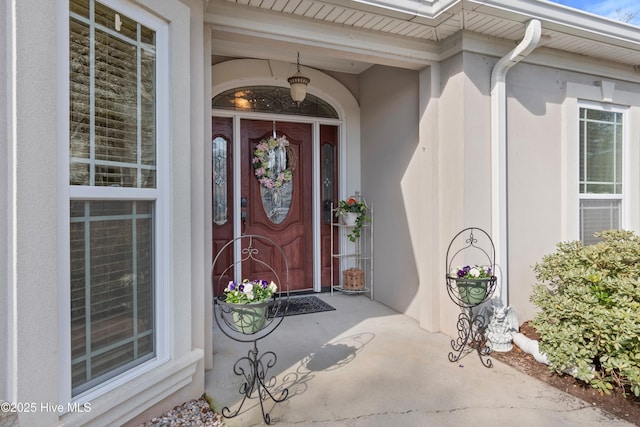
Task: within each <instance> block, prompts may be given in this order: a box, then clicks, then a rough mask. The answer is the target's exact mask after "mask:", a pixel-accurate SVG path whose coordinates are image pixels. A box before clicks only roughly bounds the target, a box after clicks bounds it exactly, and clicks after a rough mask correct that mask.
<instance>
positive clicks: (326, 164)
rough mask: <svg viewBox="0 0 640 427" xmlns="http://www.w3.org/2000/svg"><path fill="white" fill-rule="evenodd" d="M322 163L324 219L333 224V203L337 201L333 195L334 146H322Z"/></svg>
mask: <svg viewBox="0 0 640 427" xmlns="http://www.w3.org/2000/svg"><path fill="white" fill-rule="evenodd" d="M320 161H321V171H320V179H321V182H322V219H323V220H324V221H326V222H331V203H333V200H335V198H334V194H333V188H334V182H333V177H334V172H335V158H334V151H333V145H331V144H323V145H322V151H321V160H320Z"/></svg>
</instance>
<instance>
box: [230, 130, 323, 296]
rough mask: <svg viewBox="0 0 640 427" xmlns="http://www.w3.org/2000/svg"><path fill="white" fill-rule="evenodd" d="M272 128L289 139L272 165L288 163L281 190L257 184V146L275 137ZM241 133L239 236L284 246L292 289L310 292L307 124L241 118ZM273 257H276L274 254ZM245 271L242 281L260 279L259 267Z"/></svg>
mask: <svg viewBox="0 0 640 427" xmlns="http://www.w3.org/2000/svg"><path fill="white" fill-rule="evenodd" d="M274 128H275V133H276V136H277V137H281V136H284V137H286V139H287V141H288V146H287V148H286V154H282V153H284V152H282V153H281V155H280V157H278V154H277V153H276V154H275V156H276V160H274V165H278V164H279V163H278V162H281V163H282V164H285V163H286V169H289V170H290V171H291V179H290V180H288V181H287V182H286V183H285V184H284V185H282V186H281V187H279V188H268V186H269V184H268V182H264V181H263V183H260V182H259V181H258V177H257V176H256V174H255V170H254V167H253V163H254V157H255V150H256V147H257V146H258V144H260V143H261V142H262V141H264V140H266V139H268V138H270V137H272V136H273V133H274ZM240 129H241V169H242V170H241V197H242V199H241V206H242V207H241V212H240V218H241V221H242V228H241V230H242V233H243V234H258V235H262V236H265V237H268V238H270V239H271V240H273V241H274V242H276V243H277V244H278V245H280V246H281V247H282V248H283V250H284V252H285V255H286V257H287V262H288V266H289V286H290V287H289V290H290V291H301V290H310V289H313V227H312V206H313V204H312V195H313V191H312V177H313V174H312V131H311V125H310V124H306V123H285V122H275V123H274V122H273V121H262V120H246V119H243V120H241V122H240ZM272 156H274V154H272ZM276 167H278V166H273V168H276ZM273 168H271V169H273ZM261 250H263V251H271V250H272V248H269V247H265V248H261ZM273 259H274V260H275V259H277V257H276V256H275V255H274V257H273ZM276 268H278V269H283V268H284V266H282V265H276ZM243 269H245V267H244V266H243ZM247 269H248V270H250V271H243V277H245V278H252V279H253V278H262V277H261V271H259V268H258V266H252V267H249V268H247Z"/></svg>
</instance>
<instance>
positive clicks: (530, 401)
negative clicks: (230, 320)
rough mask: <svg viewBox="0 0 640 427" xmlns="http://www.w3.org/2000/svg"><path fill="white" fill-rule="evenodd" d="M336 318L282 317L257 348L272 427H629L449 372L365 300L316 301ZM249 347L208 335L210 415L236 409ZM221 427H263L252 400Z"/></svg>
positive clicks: (430, 346)
mask: <svg viewBox="0 0 640 427" xmlns="http://www.w3.org/2000/svg"><path fill="white" fill-rule="evenodd" d="M319 297H320V298H321V299H323V300H324V301H326V302H328V303H329V304H331V305H332V306H333V307H335V308H336V310H335V311H328V312H322V313H314V314H305V315H298V316H290V317H286V318H285V319H284V321H283V322H282V324H281V325H280V327H279V328H278V329H277V330H276V331H275V332H274V333H273V334H271V335H269V336H268V337H266V338H265V339H264V340H261V341H260V342H259V343H258V348H259V350H260V352H261V353H262V352H265V351H273V352H275V353H276V354H277V357H278V359H277V363H276V365H275V366H274V367H273V368H271V370H270V371H269V372H268V375H269V376H270V375H274V376H275V381H276V386H275V390H277V389H279V388H282V387H283V386H284V387H288V389H289V398H288V399H287V400H285V401H284V402H283V403H279V404H274V403H273V402H272V401H267V402H266V405H265V406H266V410H267V411H268V412H270V416H271V424H273V425H278V426H327V427H329V426H355V427H359V426H362V427H365V426H366V427H377V426H393V427H405V426H416V427H424V426H511V425H514V426H518V427H523V426H581V427H584V426H602V425H606V426H631V425H632V424H629V423H627V422H625V421H622V420H619V419H617V418H615V417H613V416H611V415H608V414H607V413H604V412H602V411H600V410H599V409H598V408H594V407H593V406H592V405H591V404H589V403H587V402H584V401H582V400H580V399H577V398H574V397H572V396H570V395H568V394H565V393H562V392H560V391H558V390H557V389H555V388H553V387H550V386H548V385H546V384H545V383H543V382H541V381H538V380H536V379H534V378H531V377H529V376H527V375H525V374H522V373H520V372H518V371H516V370H515V369H513V368H511V367H509V366H507V365H504V364H502V363H500V362H498V361H497V360H495V359H492V360H493V363H494V366H493V368H490V369H488V368H485V367H483V366H482V365H481V363H480V361H479V359H478V357H477V356H476V354H475V353H471V354H469V355H467V356H466V357H465V358H463V359H462V360H461V361H460V362H458V363H451V362H449V360H448V358H447V355H448V353H449V351H450V350H451V347H450V338H449V337H446V336H444V335H442V334H432V333H428V332H426V331H424V330H423V329H420V327H419V326H418V323H417V322H416V321H414V320H413V319H410V318H409V317H407V316H404V315H402V314H398V313H397V312H395V311H393V310H391V309H389V308H388V307H385V306H383V305H381V304H379V303H377V302H373V301H371V300H369V299H368V298H367V297H366V296H364V295H344V294H339V293H338V294H334V295H333V296H331V295H329V294H320V295H319ZM250 348H251V344H246V343H237V342H235V341H232V340H231V339H229V338H228V337H226V336H225V335H223V334H221V333H220V332H219V331H218V330H215V329H214V369H213V370H211V371H209V372H207V375H206V379H205V386H206V391H207V393H208V394H209V395H210V396H211V397H212V398H213V399H214V402H215V405H216V409H217V410H218V411H220V410H221V409H222V407H224V406H229V407H230V408H231V409H232V410H233V409H235V408H236V407H237V405H238V404H239V402H240V400H241V395H240V394H239V393H238V390H239V388H240V386H241V383H242V380H241V378H240V377H238V376H236V375H234V373H233V365H234V363H235V362H236V360H237V359H238V358H239V357H241V356H246V355H247V353H248V351H249V349H250ZM226 423H227V424H228V425H229V426H231V427H233V426H238V427H240V426H241V427H248V426H254V425H261V424H263V423H264V422H263V420H262V414H261V412H260V405H259V403H258V400H257V399H253V400H250V401H248V402H246V403H245V405H244V407H243V411H242V412H241V413H240V414H239V415H238V416H237V417H235V418H231V419H227V420H226Z"/></svg>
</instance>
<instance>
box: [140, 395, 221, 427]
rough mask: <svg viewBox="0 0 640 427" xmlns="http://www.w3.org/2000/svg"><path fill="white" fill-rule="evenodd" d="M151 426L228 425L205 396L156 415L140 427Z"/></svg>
mask: <svg viewBox="0 0 640 427" xmlns="http://www.w3.org/2000/svg"><path fill="white" fill-rule="evenodd" d="M150 426H163V427H164V426H194V427H195V426H207V427H209V426H211V427H227V425H226V424H225V423H224V421H223V418H222V415H220V414H218V413H217V412H214V411H212V410H211V408H210V407H209V403H208V402H207V401H206V400H205V398H204V397H201V398H200V399H197V400H191V401H189V402H185V403H183V404H182V405H180V406H176V407H175V408H173V410H171V411H168V412H165V413H164V414H162V415H161V416H159V417H154V418H152V419H150V420H149V421H147V422H146V423H144V424H140V425H139V426H138V427H150Z"/></svg>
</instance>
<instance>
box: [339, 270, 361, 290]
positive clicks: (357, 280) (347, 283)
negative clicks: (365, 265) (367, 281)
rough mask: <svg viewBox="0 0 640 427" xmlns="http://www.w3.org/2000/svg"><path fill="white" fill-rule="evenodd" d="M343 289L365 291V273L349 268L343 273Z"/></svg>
mask: <svg viewBox="0 0 640 427" xmlns="http://www.w3.org/2000/svg"><path fill="white" fill-rule="evenodd" d="M342 279H343V280H342V283H343V284H342V287H343V288H344V289H347V290H350V291H361V290H363V289H364V271H362V270H360V269H359V268H349V269H347V270H343V271H342Z"/></svg>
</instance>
